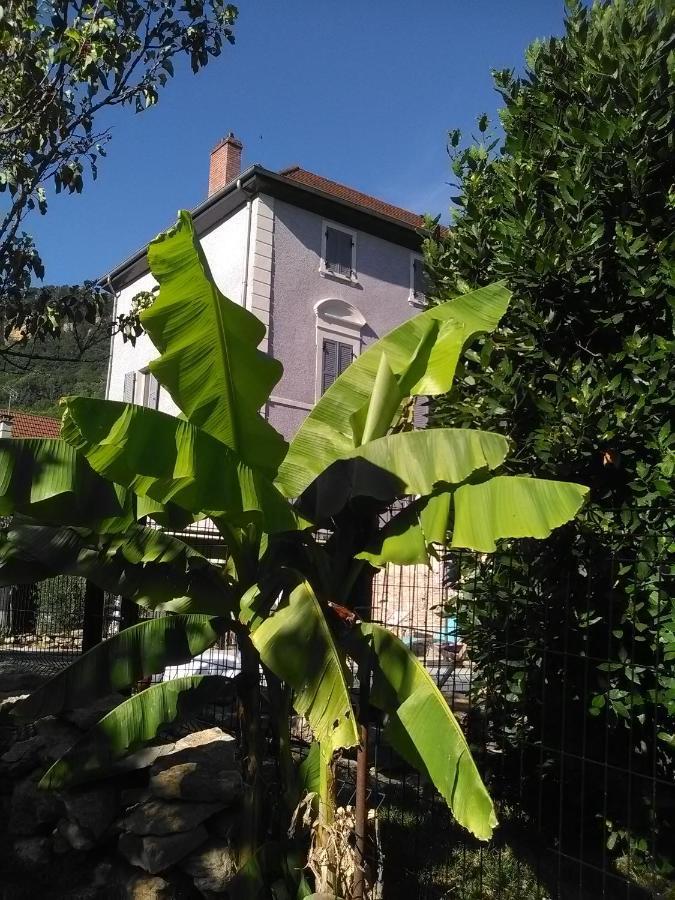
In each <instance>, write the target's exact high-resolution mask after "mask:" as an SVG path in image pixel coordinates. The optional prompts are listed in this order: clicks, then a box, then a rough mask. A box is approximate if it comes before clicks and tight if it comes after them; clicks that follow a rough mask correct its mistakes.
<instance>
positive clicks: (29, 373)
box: [0, 323, 109, 417]
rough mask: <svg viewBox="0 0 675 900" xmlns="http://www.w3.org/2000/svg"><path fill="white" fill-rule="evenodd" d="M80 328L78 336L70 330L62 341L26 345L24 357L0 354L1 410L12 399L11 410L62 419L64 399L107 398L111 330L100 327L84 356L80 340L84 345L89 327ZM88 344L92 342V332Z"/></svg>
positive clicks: (103, 325)
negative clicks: (61, 408) (62, 398)
mask: <svg viewBox="0 0 675 900" xmlns="http://www.w3.org/2000/svg"><path fill="white" fill-rule="evenodd" d="M78 328H79V331H78V333H77V334H76V333H75V332H74V331H73V330H72V329H68V330H64V331H63V332H62V334H61V336H60V337H59V338H54V339H52V338H49V339H47V340H44V341H34V342H30V343H28V344H26V345H25V346H24V347H21V348H19V350H20V352H21V353H22V354H24V355H22V356H21V357H12V356H7V355H2V354H0V408H3V409H4V408H6V407H7V406H8V404H9V401H10V399H11V406H12V409H15V410H23V411H24V412H34V413H42V414H43V415H49V416H57V417H60V415H61V413H60V409H59V398H61V397H64V396H66V395H68V394H79V395H80V396H83V397H103V396H104V395H105V385H106V375H107V371H108V354H109V340H108V339H107V337H106V335H107V332H108V326H107V324H106V323H103V324H101V325H99V326H98V329H97V332H98V334H97V338H96V342H95V343H94V345H93V346H91V347H90V349H88V350H86V351H85V352H84V353H83V354H81V352H80V347H79V346H78V338H80V342H82V338H83V334H82V329H83V328H84V330H85V331H87V328H88V326H86V325H84V326H78ZM88 340H91V330H90V331H89V334H88ZM73 360H75V361H73ZM10 394H12V395H13V396H11V398H10Z"/></svg>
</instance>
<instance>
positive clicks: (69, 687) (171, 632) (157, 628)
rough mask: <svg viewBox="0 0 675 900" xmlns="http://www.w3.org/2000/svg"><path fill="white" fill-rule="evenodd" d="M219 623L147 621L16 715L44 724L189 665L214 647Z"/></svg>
mask: <svg viewBox="0 0 675 900" xmlns="http://www.w3.org/2000/svg"><path fill="white" fill-rule="evenodd" d="M219 634H220V629H219V623H218V620H215V619H211V618H209V617H208V616H162V617H160V618H157V619H148V620H147V621H146V622H140V623H139V624H138V625H133V626H132V627H131V628H125V629H124V630H123V631H120V632H119V634H116V635H114V636H113V637H111V638H108V639H107V640H105V641H102V642H101V643H100V644H97V645H96V646H95V647H93V648H92V649H91V650H89V651H88V652H87V653H84V654H82V656H79V657H78V658H77V659H76V660H75V661H74V662H73V663H71V665H69V666H68V668H67V669H64V670H63V671H61V672H59V673H58V674H57V675H55V676H54V677H53V678H50V679H49V681H47V682H45V683H44V684H43V685H42V686H41V687H39V688H38V689H37V690H36V691H33V693H32V694H30V696H28V697H26V698H25V699H24V700H21V701H20V702H19V703H18V704H16V706H15V707H14V708H13V710H12V711H13V713H14V714H15V715H18V716H21V717H24V718H31V719H39V718H42V717H43V716H57V715H59V714H61V713H62V712H65V711H66V710H69V709H79V708H81V707H84V706H86V705H87V704H89V703H93V702H94V701H95V700H97V699H98V698H99V697H106V696H107V695H108V694H112V693H113V692H115V691H120V690H123V689H124V688H128V687H132V686H133V685H134V684H136V682H138V681H139V680H140V679H141V678H145V677H147V676H148V675H153V674H154V673H155V672H161V671H162V670H163V669H164V668H165V667H166V666H177V665H180V664H181V663H186V662H189V661H190V660H191V659H193V658H194V657H195V656H198V655H199V654H200V653H203V652H204V650H207V649H208V648H209V647H210V646H211V645H212V644H214V643H215V642H216V641H217V639H218V637H219Z"/></svg>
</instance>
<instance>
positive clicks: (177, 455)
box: [63, 397, 298, 533]
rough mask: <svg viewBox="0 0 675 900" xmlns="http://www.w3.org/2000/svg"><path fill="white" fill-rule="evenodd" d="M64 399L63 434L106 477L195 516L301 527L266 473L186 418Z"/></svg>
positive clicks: (267, 527)
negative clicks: (246, 462)
mask: <svg viewBox="0 0 675 900" xmlns="http://www.w3.org/2000/svg"><path fill="white" fill-rule="evenodd" d="M64 405H65V414H64V417H63V436H64V438H65V440H67V441H68V442H69V443H70V444H72V445H73V446H74V447H75V448H76V449H77V450H78V451H79V452H80V453H81V454H83V455H84V456H86V458H87V460H88V461H89V463H90V465H91V466H92V467H93V469H94V470H95V471H96V472H98V473H99V474H100V475H103V476H104V477H105V478H108V479H110V480H112V481H115V482H117V483H118V484H121V485H124V487H126V488H128V489H130V490H132V491H134V492H135V493H137V494H139V495H141V496H146V497H149V498H151V499H152V500H155V501H157V502H159V503H160V504H163V505H166V504H169V503H173V504H176V505H178V506H180V507H182V508H183V509H186V510H188V511H189V512H191V513H193V514H195V515H196V516H204V515H207V514H208V515H210V516H213V517H226V518H227V519H228V520H229V521H231V522H234V523H236V524H245V523H246V522H247V521H250V520H252V519H259V520H260V521H261V523H263V524H264V527H265V530H266V531H267V532H268V533H274V532H276V531H287V530H293V529H295V528H297V527H298V520H297V517H296V515H295V514H294V512H293V510H292V509H291V507H290V505H289V504H288V502H287V501H286V500H285V499H284V497H283V496H282V495H281V494H280V493H279V491H278V490H277V489H276V488H275V487H274V485H273V484H272V482H271V481H270V480H269V479H268V478H267V477H266V476H265V475H264V474H262V473H260V472H257V471H255V470H253V469H252V468H251V467H250V466H248V465H246V464H245V463H243V462H242V461H241V459H240V458H239V457H238V455H237V454H236V453H235V452H234V451H233V450H231V449H230V448H229V447H226V446H225V445H224V444H222V443H221V442H220V441H218V440H216V439H215V438H214V437H212V436H211V435H210V434H208V432H206V431H204V430H202V429H201V428H197V427H195V426H194V425H192V424H190V422H187V421H185V419H177V418H174V417H173V416H169V415H167V414H166V413H162V412H159V411H158V410H155V409H147V408H145V407H142V406H137V405H135V404H125V403H117V402H113V401H109V400H92V399H88V398H84V397H69V398H67V399H66V400H65V401H64ZM214 473H217V475H216V474H214Z"/></svg>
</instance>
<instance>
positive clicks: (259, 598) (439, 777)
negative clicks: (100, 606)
mask: <svg viewBox="0 0 675 900" xmlns="http://www.w3.org/2000/svg"><path fill="white" fill-rule="evenodd" d="M148 261H149V266H150V269H151V271H152V273H153V275H154V277H155V278H156V280H157V282H158V284H159V291H158V294H157V296H156V299H155V300H154V302H153V303H152V305H151V306H150V307H149V308H148V309H146V310H145V311H144V312H143V313H142V314H141V320H142V324H143V327H144V329H145V331H146V332H147V334H148V335H149V337H150V339H151V340H152V342H153V343H154V345H155V347H156V349H157V357H156V359H155V360H154V361H153V362H151V363H150V370H151V371H152V373H153V374H154V375H155V377H156V378H157V380H158V381H159V383H160V384H161V385H162V387H163V388H164V389H165V390H166V391H168V393H169V394H170V395H171V397H172V398H173V400H174V402H175V403H176V405H177V407H178V408H179V409H180V411H181V414H182V415H181V417H180V418H175V417H172V416H169V415H166V414H165V413H162V412H159V411H158V410H152V409H148V408H143V407H139V406H135V405H130V404H126V403H119V402H113V401H103V400H92V399H85V398H81V397H68V398H65V399H64V400H63V401H62V403H63V423H62V429H61V437H60V439H58V440H32V439H31V440H19V439H16V440H6V441H2V442H0V513H2V515H4V516H5V517H9V520H10V524H9V525H7V526H6V527H5V528H4V529H2V531H1V532H0V580H1V581H2V583H4V584H13V583H27V582H31V581H37V580H40V579H43V578H48V577H51V576H53V575H55V574H57V573H69V574H76V575H82V576H84V577H86V578H87V579H89V580H90V581H92V582H94V583H96V584H98V585H100V586H101V587H103V588H104V589H105V590H108V591H112V592H115V593H116V594H119V595H122V596H124V597H128V598H130V599H131V600H133V601H134V602H136V603H138V604H140V605H141V606H144V607H147V608H150V609H152V610H157V611H163V612H165V613H167V615H166V616H165V617H163V618H159V619H157V618H155V619H150V620H148V621H144V622H141V623H140V624H138V625H135V626H134V627H133V628H131V629H128V630H124V631H122V632H121V633H119V634H118V635H116V636H114V637H112V638H110V639H108V640H107V641H104V642H103V643H101V644H100V645H98V646H96V647H94V648H93V649H92V650H90V651H89V652H88V653H87V654H85V655H83V656H82V657H81V658H80V659H78V660H76V661H75V662H74V663H73V664H72V665H71V667H70V668H68V669H66V670H65V671H63V672H61V673H60V674H58V675H57V676H55V678H54V679H53V680H52V681H51V682H49V683H47V684H46V685H45V686H44V687H43V688H41V689H39V690H38V691H37V692H36V693H35V694H33V695H32V696H30V697H28V698H27V699H26V700H24V701H23V703H20V704H18V705H17V709H16V712H17V714H19V715H21V714H25V715H47V714H56V715H58V714H60V713H62V712H64V711H66V710H68V709H71V708H74V707H77V706H81V705H82V704H83V703H87V702H90V701H93V700H95V699H96V698H97V697H99V696H102V695H106V694H109V693H110V691H111V690H113V689H114V690H124V689H128V688H130V687H132V686H133V685H134V684H136V683H137V682H138V680H139V679H140V678H144V677H147V676H148V675H150V674H152V673H156V672H161V671H162V670H163V668H164V667H165V666H167V665H173V664H177V663H183V662H186V661H188V660H189V659H191V658H192V657H193V656H195V655H197V654H199V653H201V652H203V651H204V650H205V649H206V648H207V647H209V646H211V645H212V644H213V643H215V642H216V641H217V640H218V638H219V637H220V636H221V635H222V634H223V633H224V632H226V631H230V632H232V633H233V634H234V635H235V636H236V640H237V641H238V643H239V648H240V653H241V659H242V672H241V675H240V676H239V677H238V679H236V682H237V683H236V685H235V688H236V691H237V694H238V698H239V702H240V704H241V709H242V716H243V721H244V730H243V740H244V743H245V752H244V754H243V758H244V759H245V760H246V770H245V776H246V779H247V782H248V791H247V795H246V796H247V800H246V806H245V810H244V813H243V821H242V829H241V835H242V836H241V843H240V865H241V878H242V879H243V881H244V882H246V881H247V879H248V880H250V878H251V877H254V875H252V874H251V873H258V874H259V873H260V872H261V871H262V870H263V869H264V868H265V865H266V863H265V860H269V859H277V860H278V859H279V858H280V857H279V854H278V853H277V852H276V851H274V852H273V851H272V850H271V849H270V848H271V847H272V846H273V844H272V843H270V841H272V839H275V838H276V839H278V838H279V833H281V832H283V833H284V834H285V833H286V831H287V827H288V824H289V821H290V818H291V816H292V814H293V811H294V810H295V808H296V806H297V804H298V800H299V799H300V793H301V792H302V790H303V785H304V787H305V788H306V787H307V779H306V778H305V777H304V776H303V777H301V774H300V773H298V771H297V769H296V768H295V766H294V764H293V760H292V757H291V753H290V734H289V720H290V714H291V710H292V709H294V710H295V711H296V713H297V714H299V715H301V716H304V718H305V719H306V721H307V722H308V724H309V726H310V728H311V730H312V733H313V735H314V739H315V741H316V747H317V752H316V754H315V753H313V754H312V759H313V760H317V759H318V760H319V762H318V764H317V765H316V779H315V781H316V783H317V785H318V788H319V794H320V799H321V807H322V809H323V815H324V816H326V817H327V818H329V816H330V810H331V796H332V794H331V792H332V780H331V765H332V763H333V761H334V759H335V758H336V756H337V755H339V754H343V753H349V752H350V751H352V750H353V748H357V747H358V746H359V740H360V732H359V729H358V721H357V709H356V708H355V701H354V698H355V692H354V689H353V684H352V674H351V673H352V671H353V670H354V669H355V670H356V672H357V675H358V674H359V672H360V673H361V681H362V682H363V680H364V679H366V678H367V680H368V682H369V683H371V681H372V683H371V684H370V703H371V704H372V706H374V707H375V708H377V709H379V710H380V711H381V713H382V715H383V719H384V722H385V728H384V733H385V736H386V738H387V739H388V740H389V741H390V742H391V744H392V746H393V747H394V748H395V750H396V751H397V752H398V753H399V754H400V756H401V757H403V758H404V759H405V760H406V761H407V762H408V763H409V764H410V765H411V766H413V767H415V768H416V769H418V770H419V771H420V772H421V773H422V774H423V775H424V776H425V777H426V778H428V779H429V780H430V781H431V782H432V783H433V784H434V785H435V787H436V788H437V790H438V791H439V792H440V794H441V795H442V797H443V798H444V799H445V801H446V803H447V804H448V806H449V807H450V809H451V810H452V812H453V814H454V817H455V819H456V820H457V822H459V823H460V824H461V825H462V826H464V827H465V828H466V829H468V830H469V831H470V832H471V833H472V834H473V835H475V836H476V837H477V838H480V839H482V840H487V839H489V838H490V836H491V835H492V832H493V829H494V828H495V827H496V825H497V819H496V816H495V811H494V807H493V803H492V800H491V799H490V796H489V794H488V791H487V790H486V787H485V785H484V783H483V781H482V779H481V777H480V774H479V772H478V769H477V767H476V764H475V762H474V760H473V758H472V755H471V752H470V750H469V747H468V745H467V742H466V740H465V738H464V736H463V734H462V731H461V729H460V727H459V724H458V722H457V720H456V719H455V717H454V716H453V713H452V711H451V709H450V708H449V706H448V704H447V702H446V701H445V699H444V698H443V696H442V694H441V693H440V692H439V690H438V689H437V687H436V685H435V683H434V681H433V680H432V678H431V677H430V675H429V673H428V672H427V671H426V669H425V668H424V667H423V666H422V665H421V664H420V662H419V661H418V659H417V658H416V657H415V656H414V655H413V654H412V653H411V652H410V650H409V649H408V648H407V647H406V646H405V645H404V644H403V643H402V642H401V641H400V640H398V638H396V637H395V636H394V635H393V634H392V633H391V632H389V631H388V630H387V629H386V628H384V627H383V626H381V625H378V624H375V623H373V622H370V621H369V620H368V611H367V603H365V604H364V585H365V586H366V588H367V584H368V578H369V576H370V574H372V572H373V571H374V569H375V568H377V567H381V566H385V565H387V564H389V563H393V564H399V565H419V564H425V563H428V562H429V559H430V557H431V556H433V555H434V554H435V553H436V552H437V549H438V548H439V547H442V546H452V547H466V548H471V549H474V550H478V551H483V552H490V551H492V550H494V549H495V546H496V542H497V541H498V540H500V539H502V538H518V537H524V536H529V537H537V538H544V537H546V536H547V535H549V534H550V532H551V530H552V529H554V528H557V527H559V526H561V525H562V524H564V523H565V522H567V521H569V520H570V519H571V518H573V517H574V516H575V515H576V513H577V512H578V511H579V509H580V507H581V505H582V504H583V502H584V499H585V497H586V494H587V489H586V488H585V487H583V486H581V485H578V484H571V483H563V482H553V481H543V480H539V479H536V478H529V477H513V476H506V475H500V474H498V470H499V467H500V465H501V464H502V463H503V461H504V459H505V458H506V455H507V453H508V452H509V443H508V441H507V440H506V439H505V438H504V437H502V436H501V435H498V434H492V433H488V432H482V431H471V430H466V429H446V428H443V429H438V428H428V429H424V430H414V429H413V428H412V427H411V425H410V416H409V414H408V413H409V408H410V404H411V402H413V401H414V398H415V397H428V396H434V395H438V394H441V393H445V392H446V391H448V390H449V389H450V388H451V386H452V382H453V377H454V374H455V369H456V366H457V363H458V361H459V359H460V356H461V354H462V352H463V350H464V348H465V347H466V345H467V343H468V342H469V341H471V340H472V338H474V336H475V335H477V334H479V333H485V332H490V331H492V330H493V329H495V328H496V326H497V324H498V323H499V321H500V319H501V317H502V316H503V315H504V313H505V312H506V309H507V306H508V303H509V293H508V291H507V290H506V288H505V287H504V286H503V285H502V284H494V285H491V286H488V287H484V288H481V289H479V290H476V291H474V292H472V293H468V294H464V295H463V296H461V297H458V298H457V299H454V300H451V301H449V302H447V303H444V304H441V305H438V306H435V307H433V308H430V309H428V310H427V311H425V312H422V313H420V314H419V315H417V316H415V317H414V318H412V319H410V320H409V321H407V322H405V323H404V324H402V325H400V326H399V327H397V328H395V329H394V330H393V331H392V332H390V333H389V334H388V335H386V336H385V337H383V338H382V339H380V340H379V341H377V342H376V343H374V344H372V345H371V346H369V347H368V348H367V349H366V350H365V351H364V352H363V353H362V354H361V355H360V356H358V357H357V358H356V359H355V360H354V362H353V363H352V364H351V365H350V366H349V368H348V369H347V370H346V371H345V372H344V373H343V374H342V375H341V376H340V377H339V378H338V379H337V380H336V381H335V383H334V384H333V385H332V386H331V387H330V388H329V389H328V390H327V391H326V392H325V393H324V395H323V396H322V397H321V399H320V400H319V401H318V402H317V404H316V405H315V407H314V409H313V410H312V411H311V412H310V413H309V415H308V416H307V418H306V420H305V422H304V424H303V425H302V426H301V427H300V429H299V431H298V432H297V434H296V435H295V437H294V438H293V440H292V441H291V442H290V445H289V444H287V443H286V442H285V441H284V440H283V438H282V437H281V435H279V434H278V433H277V432H276V431H275V429H274V428H273V427H272V425H271V424H270V423H269V422H268V421H266V419H265V418H264V416H263V415H261V413H260V410H261V409H263V408H264V407H265V404H266V402H267V401H268V399H269V397H270V394H271V392H272V390H273V388H274V385H275V384H276V383H277V381H278V380H279V378H280V376H281V372H282V368H281V365H280V364H279V363H278V362H277V361H276V360H274V359H272V358H270V357H269V356H267V355H266V354H264V353H263V352H262V351H261V350H259V349H258V346H259V344H260V342H261V341H262V339H263V337H264V333H265V328H264V326H263V324H262V323H261V322H260V321H259V320H258V319H257V318H255V316H253V315H252V314H251V313H250V312H248V311H247V310H246V309H244V308H242V307H241V306H239V305H237V304H236V303H233V302H232V301H230V300H229V299H227V298H226V297H224V296H223V295H222V294H221V293H220V291H219V290H218V288H217V286H216V284H215V282H214V280H213V278H212V276H211V273H210V271H209V267H208V264H207V262H206V259H205V257H204V254H203V252H202V250H201V247H200V244H199V241H198V240H197V238H196V235H195V232H194V228H193V224H192V221H191V218H190V216H189V214H188V213H185V212H182V213H180V215H179V218H178V221H177V223H176V224H175V226H174V227H173V228H171V229H170V230H169V231H167V232H165V233H163V234H161V235H160V236H159V237H158V238H157V239H156V240H154V241H153V242H152V243H151V245H150V247H149V250H148ZM402 498H405V499H406V500H407V502H406V504H405V505H404V506H403V508H402V509H401V510H400V511H399V512H398V513H397V514H396V515H393V516H390V517H389V518H387V519H386V521H385V523H384V524H381V521H382V519H381V514H382V513H383V512H384V511H385V510H388V509H390V508H391V507H392V504H394V503H395V502H396V501H399V500H401V499H402ZM200 519H209V520H211V521H212V522H213V523H214V524H215V527H216V528H217V529H218V530H219V531H220V533H221V535H222V538H223V541H224V542H225V544H226V545H227V548H228V559H227V561H226V563H224V564H216V563H214V562H213V561H212V560H209V559H208V558H206V557H205V556H203V555H202V554H200V553H199V552H198V551H197V550H196V549H194V547H193V546H192V545H191V539H190V528H189V523H191V522H195V521H199V520H200ZM350 662H351V664H350ZM261 673H262V676H263V688H262V689H263V690H264V692H265V696H266V697H267V699H268V701H269V706H270V710H271V712H272V713H273V722H274V731H275V737H276V741H277V746H276V752H277V754H278V757H279V762H280V764H281V771H282V773H283V778H284V784H283V786H282V798H283V799H282V803H281V806H282V807H283V808H282V809H281V811H280V812H279V813H278V814H277V816H276V818H275V817H270V816H268V815H266V814H265V810H264V804H265V803H266V802H267V799H268V798H266V797H265V796H264V793H263V790H262V787H261V762H262V754H263V741H262V735H261V730H260V724H259V709H260V703H261V695H260V692H261ZM366 673H368V674H366ZM371 675H372V678H371V677H370V676H371ZM231 689H232V682H231V681H227V680H225V679H219V678H217V677H210V678H206V679H205V678H199V677H195V678H184V679H179V680H176V681H166V682H164V681H160V682H159V683H158V684H156V685H154V686H153V687H152V688H150V689H148V690H145V691H142V692H140V693H136V694H133V695H132V696H130V697H129V698H128V699H126V700H125V701H124V702H122V703H121V704H120V705H119V706H118V707H117V708H115V709H113V710H112V712H110V713H108V714H107V715H106V716H105V717H104V719H102V720H101V722H99V723H98V725H97V726H95V727H94V728H93V729H92V731H91V732H90V733H88V734H86V735H84V736H83V737H82V739H81V740H80V741H79V743H78V744H77V745H76V746H75V747H73V748H71V750H70V751H69V752H68V753H67V754H66V755H65V756H64V757H63V758H62V759H60V760H59V761H58V762H56V763H55V764H54V765H53V766H52V767H51V769H49V771H47V772H46V773H45V775H44V777H43V779H42V784H43V786H45V787H52V788H63V787H67V786H68V785H72V784H76V783H80V782H83V781H87V780H91V779H94V778H100V777H103V776H104V775H105V774H106V773H107V772H109V771H110V770H111V769H114V767H115V765H116V764H117V763H118V761H119V760H120V758H122V757H123V756H124V755H125V754H126V753H127V752H128V751H129V750H132V749H135V748H137V747H138V746H140V745H142V744H143V743H144V742H146V741H149V740H151V739H152V738H153V737H154V736H155V734H156V733H157V730H158V729H159V728H160V727H161V726H162V725H164V724H166V723H167V722H170V721H173V720H174V719H176V718H177V717H178V716H180V715H182V714H184V712H185V710H186V709H187V708H194V706H195V705H199V704H200V703H203V702H204V701H205V699H206V698H207V697H208V698H209V699H212V698H213V696H214V692H215V693H217V692H218V691H219V690H231ZM284 816H285V817H286V818H285V819H284ZM272 821H276V822H280V823H281V825H280V826H279V829H278V831H279V833H278V834H277V835H276V836H275V835H274V834H271V833H270V825H269V823H270V822H272ZM274 846H277V845H274ZM277 868H278V871H277V874H276V876H272V875H269V873H267V874H266V875H265V878H267V879H268V886H269V885H270V884H272V881H273V880H274V877H279V878H282V880H283V879H284V878H285V879H286V880H287V881H288V879H290V878H291V875H290V874H289V873H290V871H291V868H292V867H289V866H288V865H285V866H281V867H277ZM279 873H281V874H279ZM284 873H285V874H284ZM255 877H257V876H255ZM293 890H296V891H297V890H298V884H297V879H296V883H295V884H294V886H293ZM299 890H300V894H302V891H305V892H307V886H306V883H304V882H303V886H301V887H300V888H299Z"/></svg>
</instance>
